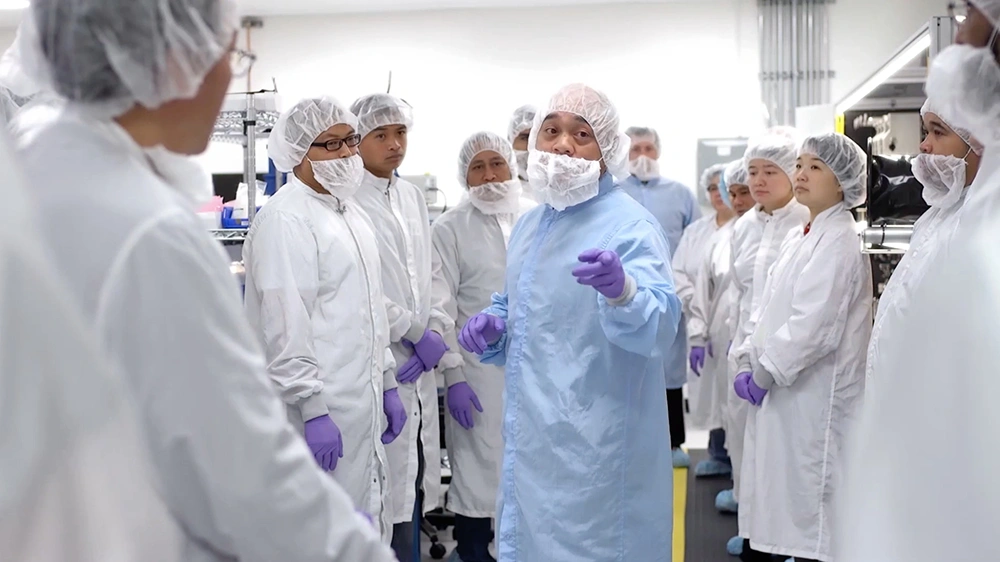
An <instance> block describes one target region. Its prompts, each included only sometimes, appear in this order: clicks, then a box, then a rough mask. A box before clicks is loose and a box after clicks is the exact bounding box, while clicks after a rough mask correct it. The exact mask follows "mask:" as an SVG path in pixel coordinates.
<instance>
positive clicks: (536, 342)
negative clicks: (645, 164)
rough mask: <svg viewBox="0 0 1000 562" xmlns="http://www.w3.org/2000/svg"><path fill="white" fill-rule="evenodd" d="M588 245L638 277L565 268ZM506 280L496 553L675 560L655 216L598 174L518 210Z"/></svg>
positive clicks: (661, 253) (669, 313) (674, 301)
mask: <svg viewBox="0 0 1000 562" xmlns="http://www.w3.org/2000/svg"><path fill="white" fill-rule="evenodd" d="M595 247H596V248H602V249H609V250H614V251H616V252H618V254H619V256H620V257H621V261H622V264H623V265H624V268H625V272H626V273H627V274H629V275H631V276H632V277H633V278H634V279H635V280H636V285H637V288H638V292H637V293H636V295H635V297H634V298H633V299H632V301H631V302H630V303H628V304H627V305H624V306H620V307H612V306H610V305H609V304H608V303H607V300H606V299H605V298H604V297H603V296H601V294H600V293H598V292H597V291H595V290H594V289H593V288H592V287H589V286H586V285H580V284H578V283H577V282H576V279H575V278H574V277H573V275H572V273H571V272H572V270H573V269H574V268H575V267H577V266H578V265H580V262H579V261H577V256H578V255H579V254H580V253H582V252H583V251H584V250H587V249H589V248H595ZM505 284H506V288H505V291H506V292H505V293H503V294H495V295H494V296H493V304H492V306H490V307H489V308H487V309H486V310H485V312H487V313H490V314H494V315H496V316H499V317H501V318H503V319H504V320H506V322H507V331H506V333H505V334H504V335H503V337H502V338H501V339H500V340H499V341H497V342H496V343H495V344H494V345H492V346H490V347H489V348H488V349H487V350H486V353H485V354H484V355H483V357H482V361H483V362H484V363H489V364H495V365H506V388H505V392H506V403H505V407H504V408H505V409H504V421H503V435H504V441H505V443H504V458H503V467H502V475H501V483H500V498H499V500H498V515H497V519H498V523H497V525H498V530H497V536H498V549H499V557H500V560H501V562H513V561H518V562H537V561H542V560H552V561H573V562H587V561H594V562H598V561H600V562H613V561H628V562H634V561H639V560H641V561H643V562H669V561H670V558H671V542H672V541H671V536H672V529H673V515H672V513H673V476H672V475H673V467H672V460H671V451H670V433H669V428H668V422H667V404H666V401H665V400H664V398H663V394H664V391H665V384H664V380H663V353H662V350H665V349H669V348H670V345H671V343H672V340H673V339H674V337H675V336H676V334H677V326H678V322H679V321H680V317H681V304H680V300H679V299H678V298H677V295H676V294H675V292H674V284H673V278H672V273H671V270H670V253H669V248H668V246H667V241H666V238H665V237H664V234H663V231H662V229H661V228H660V227H659V225H657V223H656V220H655V219H654V218H653V217H652V216H651V215H650V214H649V212H648V211H646V210H645V209H643V208H642V206H641V205H639V204H638V203H636V202H635V201H634V200H633V199H632V198H631V197H629V196H628V195H627V194H626V193H625V192H624V191H622V190H621V189H619V188H617V187H615V185H614V180H613V179H612V177H611V175H610V174H605V175H604V176H603V177H602V179H601V188H600V194H599V195H598V196H597V197H595V198H594V199H591V200H590V201H587V202H585V203H582V204H580V205H576V206H573V207H570V208H568V209H566V210H565V211H562V212H558V211H556V210H555V209H553V208H552V207H550V206H548V205H541V206H539V207H536V208H535V209H533V210H531V211H530V212H528V213H527V214H526V215H524V217H522V219H521V220H520V221H519V222H518V224H517V226H516V227H515V229H514V231H513V233H512V235H511V240H510V245H509V248H508V257H507V271H506V278H505Z"/></svg>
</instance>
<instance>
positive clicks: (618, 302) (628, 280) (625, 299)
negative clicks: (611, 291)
mask: <svg viewBox="0 0 1000 562" xmlns="http://www.w3.org/2000/svg"><path fill="white" fill-rule="evenodd" d="M638 292H639V287H638V286H637V285H636V283H635V278H634V277H632V276H631V275H628V274H626V275H625V290H624V291H623V292H622V296H620V297H618V298H617V299H609V298H607V297H604V298H605V299H606V300H607V301H608V304H609V305H610V306H625V305H627V304H629V303H631V302H632V299H634V298H635V294H636V293H638Z"/></svg>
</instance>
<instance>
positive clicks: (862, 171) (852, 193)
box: [799, 133, 868, 209]
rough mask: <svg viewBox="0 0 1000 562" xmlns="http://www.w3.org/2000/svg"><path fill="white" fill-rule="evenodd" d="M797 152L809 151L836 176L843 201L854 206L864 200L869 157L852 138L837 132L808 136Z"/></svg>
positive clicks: (808, 152) (866, 188) (849, 205)
mask: <svg viewBox="0 0 1000 562" xmlns="http://www.w3.org/2000/svg"><path fill="white" fill-rule="evenodd" d="M799 154H812V155H813V156H815V157H817V158H819V159H820V160H822V161H823V163H824V164H826V165H827V166H828V167H829V168H830V170H831V171H833V175H835V176H837V181H839V182H840V188H841V189H842V190H843V191H844V203H846V204H847V206H848V207H850V208H852V209H853V208H854V207H857V206H858V205H861V204H862V203H864V202H865V199H866V197H867V190H868V156H867V155H866V154H865V151H864V150H861V147H860V146H858V145H857V144H855V143H854V141H852V140H851V139H849V138H847V137H845V136H844V135H841V134H839V133H826V134H823V135H816V136H813V137H809V138H807V139H806V140H805V141H804V142H803V143H802V149H801V150H800V151H799Z"/></svg>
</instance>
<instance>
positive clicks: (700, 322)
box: [687, 250, 716, 347]
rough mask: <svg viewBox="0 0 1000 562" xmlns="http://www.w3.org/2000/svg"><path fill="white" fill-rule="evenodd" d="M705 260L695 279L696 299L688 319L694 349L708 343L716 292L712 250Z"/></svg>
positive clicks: (692, 301) (690, 339)
mask: <svg viewBox="0 0 1000 562" xmlns="http://www.w3.org/2000/svg"><path fill="white" fill-rule="evenodd" d="M704 258H705V259H703V260H702V263H701V267H700V268H699V269H698V274H697V275H695V278H694V297H693V298H692V299H691V313H690V315H689V316H688V317H687V334H688V341H689V342H690V343H691V346H692V347H696V346H701V347H704V346H705V345H706V344H707V343H708V311H709V308H710V307H711V303H712V295H713V294H714V292H715V290H716V288H715V281H714V279H713V277H712V252H711V250H710V251H709V252H708V253H707V255H705V257H704Z"/></svg>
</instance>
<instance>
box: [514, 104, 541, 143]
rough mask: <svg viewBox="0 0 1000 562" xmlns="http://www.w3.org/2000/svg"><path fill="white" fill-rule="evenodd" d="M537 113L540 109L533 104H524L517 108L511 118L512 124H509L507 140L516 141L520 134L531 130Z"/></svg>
mask: <svg viewBox="0 0 1000 562" xmlns="http://www.w3.org/2000/svg"><path fill="white" fill-rule="evenodd" d="M536 113H538V110H537V109H535V106H533V105H522V106H521V107H519V108H517V109H515V110H514V115H513V116H511V118H510V125H508V126H507V140H508V141H510V142H514V139H516V138H517V136H518V135H520V134H521V133H523V132H525V131H530V130H531V124H532V123H534V121H535V114H536Z"/></svg>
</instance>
